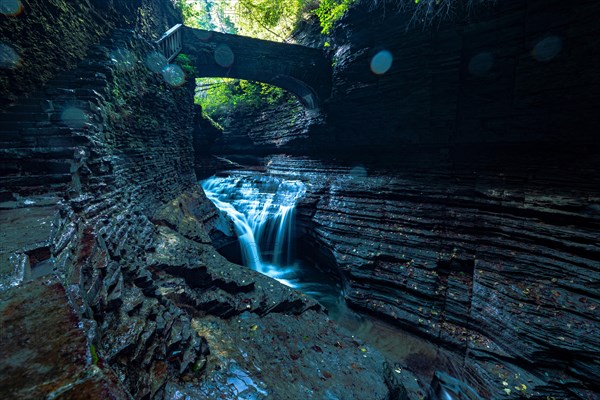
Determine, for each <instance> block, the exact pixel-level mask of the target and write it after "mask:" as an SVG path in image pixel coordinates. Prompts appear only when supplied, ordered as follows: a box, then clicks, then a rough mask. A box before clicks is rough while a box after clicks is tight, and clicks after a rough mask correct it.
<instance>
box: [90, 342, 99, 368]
mask: <svg viewBox="0 0 600 400" xmlns="http://www.w3.org/2000/svg"><path fill="white" fill-rule="evenodd" d="M90 354H91V355H92V363H93V364H94V365H98V361H99V360H100V359H99V358H98V353H97V352H96V346H94V345H93V344H92V345H91V346H90Z"/></svg>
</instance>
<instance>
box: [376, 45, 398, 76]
mask: <svg viewBox="0 0 600 400" xmlns="http://www.w3.org/2000/svg"><path fill="white" fill-rule="evenodd" d="M393 61H394V57H393V56H392V53H390V52H389V51H387V50H381V51H380V52H378V53H377V54H375V56H373V58H372V59H371V71H373V73H374V74H377V75H383V74H385V73H386V72H388V71H389V69H390V68H391V67H392V63H393Z"/></svg>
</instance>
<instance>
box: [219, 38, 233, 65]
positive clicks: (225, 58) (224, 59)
mask: <svg viewBox="0 0 600 400" xmlns="http://www.w3.org/2000/svg"><path fill="white" fill-rule="evenodd" d="M214 57H215V62H216V63H217V64H218V65H220V66H221V67H223V68H229V67H231V66H232V65H233V61H234V60H235V55H234V54H233V50H231V48H230V47H229V46H227V45H226V44H221V45H219V46H217V48H216V49H215V55H214Z"/></svg>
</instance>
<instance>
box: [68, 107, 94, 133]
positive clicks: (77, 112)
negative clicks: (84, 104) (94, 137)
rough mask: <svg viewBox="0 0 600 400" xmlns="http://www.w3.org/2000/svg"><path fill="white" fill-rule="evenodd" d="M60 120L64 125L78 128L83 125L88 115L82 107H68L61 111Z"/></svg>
mask: <svg viewBox="0 0 600 400" xmlns="http://www.w3.org/2000/svg"><path fill="white" fill-rule="evenodd" d="M61 120H62V121H63V123H64V124H65V125H67V126H69V127H71V128H76V129H80V128H83V127H84V126H85V124H86V123H87V122H88V120H89V117H88V115H87V114H86V113H85V111H83V110H82V109H80V108H77V107H69V108H66V109H65V110H64V111H63V112H62V114H61Z"/></svg>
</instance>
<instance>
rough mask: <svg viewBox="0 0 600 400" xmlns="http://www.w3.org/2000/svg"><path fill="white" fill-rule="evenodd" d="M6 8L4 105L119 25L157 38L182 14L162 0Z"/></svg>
mask: <svg viewBox="0 0 600 400" xmlns="http://www.w3.org/2000/svg"><path fill="white" fill-rule="evenodd" d="M13 3H14V7H15V9H14V10H12V9H11V7H12V4H13ZM17 5H20V7H17ZM7 10H10V11H11V12H9V14H7V15H2V16H1V17H0V18H2V21H1V22H2V23H1V24H0V34H1V36H2V67H1V69H0V99H1V100H0V107H2V108H4V107H6V106H7V105H8V104H10V103H11V102H13V101H14V100H16V99H17V98H18V97H19V96H21V95H23V94H25V93H31V92H32V91H34V90H35V89H36V88H39V87H40V86H41V85H42V84H43V83H45V82H47V81H48V80H50V79H51V78H52V77H54V76H56V75H57V74H58V73H60V72H61V71H64V70H68V69H71V68H75V67H76V66H77V63H78V62H80V61H81V60H82V59H83V58H84V57H85V56H86V54H87V52H88V50H89V49H90V47H91V46H93V45H95V44H97V43H98V41H99V40H100V39H101V38H103V37H105V36H106V35H107V34H108V33H110V32H111V31H112V30H113V29H115V28H127V29H135V30H136V31H138V32H139V33H141V34H142V35H143V36H144V37H145V38H147V39H154V38H157V37H160V35H162V33H163V32H165V31H166V30H167V29H169V28H170V27H171V26H173V25H174V24H175V23H177V21H179V20H180V19H181V16H180V13H179V12H178V11H177V10H176V9H175V8H174V7H173V5H172V4H169V3H167V2H163V1H160V0H135V1H125V0H84V1H78V2H69V1H64V0H52V1H40V0H24V1H14V2H11V4H7V5H6V7H5V8H3V11H7ZM13 11H14V12H13Z"/></svg>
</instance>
